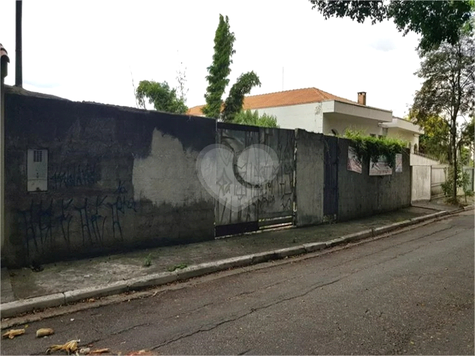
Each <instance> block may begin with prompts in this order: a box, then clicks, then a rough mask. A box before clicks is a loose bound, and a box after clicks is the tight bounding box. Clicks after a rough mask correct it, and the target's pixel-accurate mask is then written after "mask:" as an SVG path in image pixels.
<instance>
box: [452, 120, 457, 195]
mask: <svg viewBox="0 0 475 356" xmlns="http://www.w3.org/2000/svg"><path fill="white" fill-rule="evenodd" d="M455 120H456V118H452V127H451V129H452V130H451V131H452V140H451V141H452V142H451V144H452V162H453V167H454V168H453V169H454V179H453V187H452V189H453V190H452V200H453V203H456V202H457V143H456V141H457V129H456V126H455Z"/></svg>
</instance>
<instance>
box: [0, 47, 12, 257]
mask: <svg viewBox="0 0 475 356" xmlns="http://www.w3.org/2000/svg"><path fill="white" fill-rule="evenodd" d="M9 61H10V60H9V58H8V54H7V51H6V50H5V49H4V48H3V46H2V45H1V44H0V243H1V248H2V249H3V244H4V241H5V205H4V204H5V116H4V115H5V85H4V78H5V77H6V76H7V74H8V62H9Z"/></svg>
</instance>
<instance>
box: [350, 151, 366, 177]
mask: <svg viewBox="0 0 475 356" xmlns="http://www.w3.org/2000/svg"><path fill="white" fill-rule="evenodd" d="M346 168H347V169H348V170H349V171H352V172H356V173H360V174H361V173H362V172H363V168H362V166H361V161H360V160H359V159H358V155H357V154H356V152H355V149H354V148H353V147H351V146H348V162H347V164H346Z"/></svg>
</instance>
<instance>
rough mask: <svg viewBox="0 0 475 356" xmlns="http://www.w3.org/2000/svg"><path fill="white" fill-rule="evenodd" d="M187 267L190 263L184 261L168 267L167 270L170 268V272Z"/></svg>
mask: <svg viewBox="0 0 475 356" xmlns="http://www.w3.org/2000/svg"><path fill="white" fill-rule="evenodd" d="M187 267H188V264H187V263H185V262H182V263H179V264H177V265H174V266H170V267H168V268H167V270H168V272H173V271H176V270H177V269H185V268H187Z"/></svg>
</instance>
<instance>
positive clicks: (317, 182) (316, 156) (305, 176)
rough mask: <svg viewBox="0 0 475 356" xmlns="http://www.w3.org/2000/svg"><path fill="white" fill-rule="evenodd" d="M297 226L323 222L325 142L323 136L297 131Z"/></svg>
mask: <svg viewBox="0 0 475 356" xmlns="http://www.w3.org/2000/svg"><path fill="white" fill-rule="evenodd" d="M296 136H297V137H296V142H297V164H296V166H297V168H296V203H297V219H296V220H297V226H305V225H313V224H319V223H321V222H322V221H323V170H324V157H323V152H324V151H323V150H324V142H323V137H324V136H323V135H322V134H315V133H311V132H307V131H305V130H296Z"/></svg>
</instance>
